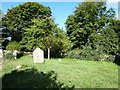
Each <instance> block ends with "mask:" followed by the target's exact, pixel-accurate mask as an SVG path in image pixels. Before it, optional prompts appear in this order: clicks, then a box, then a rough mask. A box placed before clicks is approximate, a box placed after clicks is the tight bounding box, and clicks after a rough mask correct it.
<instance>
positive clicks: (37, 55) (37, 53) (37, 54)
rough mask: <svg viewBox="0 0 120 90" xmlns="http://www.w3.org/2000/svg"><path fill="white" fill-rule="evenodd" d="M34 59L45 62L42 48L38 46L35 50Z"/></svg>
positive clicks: (37, 61) (35, 61)
mask: <svg viewBox="0 0 120 90" xmlns="http://www.w3.org/2000/svg"><path fill="white" fill-rule="evenodd" d="M33 59H34V63H42V62H44V52H43V50H41V49H40V48H36V49H35V50H34V51H33Z"/></svg>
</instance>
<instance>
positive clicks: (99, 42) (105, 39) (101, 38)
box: [89, 28, 119, 55]
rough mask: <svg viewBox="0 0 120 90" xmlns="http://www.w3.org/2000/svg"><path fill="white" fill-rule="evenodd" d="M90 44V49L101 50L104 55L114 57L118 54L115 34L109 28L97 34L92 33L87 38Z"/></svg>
mask: <svg viewBox="0 0 120 90" xmlns="http://www.w3.org/2000/svg"><path fill="white" fill-rule="evenodd" d="M89 38H90V40H92V42H90V43H89V45H90V46H92V48H94V49H97V48H99V47H102V48H101V49H102V50H103V51H104V52H105V53H106V54H112V55H115V54H116V53H117V52H118V40H119V38H118V36H117V34H116V32H115V31H114V30H112V29H110V28H106V29H104V30H102V31H101V32H100V33H99V34H95V33H92V34H91V36H90V37H89Z"/></svg>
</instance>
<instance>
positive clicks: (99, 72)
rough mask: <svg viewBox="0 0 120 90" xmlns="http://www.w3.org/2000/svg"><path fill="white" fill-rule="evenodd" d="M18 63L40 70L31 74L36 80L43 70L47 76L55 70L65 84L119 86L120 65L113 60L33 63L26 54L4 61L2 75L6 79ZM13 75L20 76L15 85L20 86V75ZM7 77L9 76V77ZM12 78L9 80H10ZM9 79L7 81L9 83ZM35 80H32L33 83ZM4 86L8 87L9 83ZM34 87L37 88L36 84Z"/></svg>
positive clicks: (65, 60) (102, 86)
mask: <svg viewBox="0 0 120 90" xmlns="http://www.w3.org/2000/svg"><path fill="white" fill-rule="evenodd" d="M18 65H22V66H27V67H33V68H35V69H36V70H37V72H39V74H37V76H38V77H37V78H36V74H34V75H33V76H34V77H33V76H32V77H31V76H30V78H34V81H35V82H36V81H38V80H39V75H41V73H40V72H43V73H44V76H45V73H47V74H48V73H49V72H51V71H53V72H54V73H56V75H57V76H56V77H54V78H56V79H55V80H56V81H57V82H61V83H63V84H64V85H63V86H68V87H73V86H74V88H118V66H117V65H115V64H113V63H111V62H100V61H85V60H78V59H62V61H61V62H59V61H58V59H51V60H47V59H46V60H45V63H33V58H32V57H30V56H24V57H22V58H20V59H17V60H12V61H8V62H5V63H3V70H2V72H1V77H3V78H4V79H5V80H6V76H5V74H8V75H9V76H10V75H11V72H12V71H14V70H16V66H18ZM16 73H17V71H16ZM54 73H53V74H54ZM25 75H27V74H25ZM31 75H32V73H31ZM22 76H23V77H24V74H22ZM51 76H52V75H51ZM13 77H14V78H18V82H17V83H16V82H14V84H15V85H14V87H18V86H19V85H17V84H19V77H15V75H13ZM23 77H22V78H23ZM26 78H27V77H26ZM26 78H23V79H25V80H24V82H26V80H28V79H26ZM49 78H50V77H49ZM54 78H51V79H54ZM7 79H9V78H8V77H7ZM11 80H12V79H11ZM11 80H8V81H9V82H10V81H11ZM40 80H41V79H40ZM40 80H39V81H40ZM48 80H50V79H48ZM55 80H54V81H55ZM8 81H6V82H7V83H8ZM29 82H30V80H29ZM35 82H31V84H32V83H35ZM41 82H44V83H46V82H45V81H44V79H42V81H41ZM36 83H39V82H36ZM24 85H26V84H24ZM24 85H23V87H29V86H30V84H29V85H27V86H24ZM53 85H55V84H53ZM4 87H7V85H5V86H4ZM9 87H12V86H9ZM21 87H22V85H21ZM33 87H34V88H35V85H34V86H33ZM45 87H46V86H45ZM49 87H51V86H49ZM36 88H37V86H36Z"/></svg>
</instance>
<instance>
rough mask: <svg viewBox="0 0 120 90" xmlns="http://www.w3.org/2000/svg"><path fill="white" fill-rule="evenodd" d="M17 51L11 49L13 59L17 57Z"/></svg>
mask: <svg viewBox="0 0 120 90" xmlns="http://www.w3.org/2000/svg"><path fill="white" fill-rule="evenodd" d="M18 53H19V52H18V51H17V50H14V51H13V56H14V59H17V54H18Z"/></svg>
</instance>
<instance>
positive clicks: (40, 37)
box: [21, 17, 68, 59]
mask: <svg viewBox="0 0 120 90" xmlns="http://www.w3.org/2000/svg"><path fill="white" fill-rule="evenodd" d="M32 22H33V23H34V24H33V25H31V26H30V28H24V30H26V32H25V33H24V36H25V37H24V38H23V39H22V41H21V45H23V47H24V49H26V50H31V51H33V50H34V49H35V48H36V47H40V48H41V49H43V50H44V51H45V52H46V51H48V55H47V56H48V59H50V51H52V53H54V54H55V55H56V56H58V55H59V54H60V53H62V52H64V51H62V50H63V49H64V48H65V47H67V46H68V45H65V44H66V43H68V41H67V38H66V35H65V34H64V33H63V32H62V30H61V29H59V28H58V27H57V24H55V23H54V20H53V19H51V18H50V17H46V18H45V19H33V20H32ZM65 40H66V43H65V44H64V41H65ZM60 51H61V52H60ZM57 54H58V55H57Z"/></svg>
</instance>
